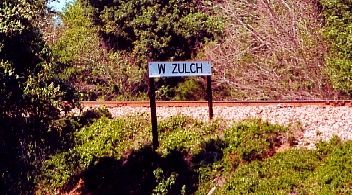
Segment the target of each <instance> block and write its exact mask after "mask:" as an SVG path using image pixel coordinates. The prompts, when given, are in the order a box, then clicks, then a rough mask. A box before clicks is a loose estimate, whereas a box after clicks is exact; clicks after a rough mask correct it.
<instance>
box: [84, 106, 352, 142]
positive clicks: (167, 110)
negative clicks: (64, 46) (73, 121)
mask: <svg viewBox="0 0 352 195" xmlns="http://www.w3.org/2000/svg"><path fill="white" fill-rule="evenodd" d="M115 103H116V102H115ZM183 103H184V102H183ZM198 103H199V102H198ZM252 103H253V102H252ZM259 103H260V104H259ZM83 105H84V106H85V107H96V106H102V105H103V104H95V105H94V106H93V104H90V105H88V104H85V103H83ZM104 105H105V106H106V107H108V109H109V111H110V112H111V113H112V115H113V116H114V117H119V116H125V115H129V114H142V113H147V114H149V112H150V109H149V108H148V107H147V106H148V105H139V106H137V105H136V104H134V105H130V106H126V105H123V106H121V105H120V106H118V107H114V106H108V105H107V104H104ZM110 105H111V104H110ZM170 105H171V104H170V102H169V104H167V106H169V107H165V106H160V102H159V107H158V108H157V116H158V118H166V117H170V116H175V115H178V114H182V115H187V116H191V117H194V118H198V119H201V120H208V108H207V107H206V105H207V104H206V102H204V103H202V105H198V106H197V105H193V106H192V107H190V105H188V106H187V107H181V106H177V105H176V106H173V107H171V106H170ZM183 105H185V103H184V104H183ZM214 105H215V106H214V118H215V119H217V118H219V119H225V120H227V121H229V124H230V123H231V121H239V120H243V119H249V118H252V119H253V118H260V119H263V120H266V121H269V122H271V123H275V124H281V125H291V126H294V127H295V128H297V127H298V128H301V129H302V130H303V131H302V134H300V135H297V137H298V138H299V146H304V147H308V148H314V144H315V143H316V142H317V141H319V140H323V141H326V140H329V139H330V138H331V137H332V136H333V135H337V136H339V137H340V138H341V139H343V140H352V106H351V101H344V102H343V103H342V102H339V101H319V102H317V101H314V102H313V103H312V101H310V103H309V102H308V101H305V102H303V103H302V102H297V101H296V102H274V103H272V102H271V103H268V102H258V103H257V102H256V103H255V104H254V105H253V104H250V103H249V102H242V103H241V105H237V106H236V105H233V104H232V105H228V106H226V105H225V104H222V105H219V104H216V102H215V104H214ZM143 106H144V107H143Z"/></svg>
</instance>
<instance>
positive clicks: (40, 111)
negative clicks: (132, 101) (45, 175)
mask: <svg viewBox="0 0 352 195" xmlns="http://www.w3.org/2000/svg"><path fill="white" fill-rule="evenodd" d="M45 3H46V2H45V1H32V0H11V1H10V0H4V1H1V2H0V101H1V105H0V156H1V161H0V186H1V187H0V193H1V194H8V193H11V194H21V193H30V191H31V190H32V187H33V179H34V175H35V172H36V170H37V169H38V167H40V163H41V162H42V161H43V160H44V159H45V157H46V156H47V155H48V154H50V153H52V152H54V151H57V150H58V149H59V148H60V147H61V146H63V145H62V143H61V141H62V140H61V139H60V137H61V136H60V135H64V133H62V132H58V131H57V130H58V129H55V128H54V127H53V126H52V125H53V121H54V120H56V119H59V117H60V116H59V115H60V113H59V108H60V107H61V106H62V105H61V104H60V102H61V101H64V100H65V101H66V100H67V101H68V104H66V106H67V108H69V107H71V106H73V98H74V93H73V91H72V90H71V89H70V87H69V85H68V84H66V83H65V82H63V81H62V80H60V79H59V78H57V77H56V73H57V72H58V71H59V69H57V66H58V64H57V63H55V62H54V61H53V60H52V56H51V53H50V50H49V48H48V47H47V46H46V45H45V42H44V41H43V39H42V35H41V32H40V31H39V29H38V27H37V26H38V23H39V22H38V20H39V19H40V18H41V17H42V16H43V15H44V14H45V13H46V11H45ZM50 130H51V131H50Z"/></svg>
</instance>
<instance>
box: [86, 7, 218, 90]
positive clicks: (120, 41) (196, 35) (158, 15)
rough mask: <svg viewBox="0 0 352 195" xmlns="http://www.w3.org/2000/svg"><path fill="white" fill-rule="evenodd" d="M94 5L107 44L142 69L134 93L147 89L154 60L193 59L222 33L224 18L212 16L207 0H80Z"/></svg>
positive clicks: (96, 17) (95, 15) (93, 10)
mask: <svg viewBox="0 0 352 195" xmlns="http://www.w3.org/2000/svg"><path fill="white" fill-rule="evenodd" d="M80 1H81V2H82V5H84V6H85V7H90V8H93V9H91V10H92V15H91V19H92V21H93V22H94V24H95V25H97V26H98V30H99V34H100V37H101V38H102V40H103V43H104V46H105V47H106V48H108V49H110V50H113V51H119V52H124V54H126V53H127V54H128V56H129V57H127V59H128V61H129V64H130V65H131V66H134V67H137V68H138V70H139V76H138V77H139V78H140V79H139V83H138V84H137V86H131V88H134V89H135V90H131V91H132V93H135V94H138V93H139V92H145V91H146V83H145V76H146V73H147V71H146V66H147V61H150V60H189V59H192V58H194V57H195V56H196V54H197V52H198V49H199V48H200V47H201V45H202V44H204V43H205V42H206V41H207V40H214V39H215V38H216V37H219V36H220V34H221V32H222V29H223V23H222V21H221V20H220V19H219V18H218V17H216V16H212V9H210V8H209V7H208V6H206V3H210V2H211V1H207V0H201V1H199V0H169V1H164V0H136V1H129V0H121V1H113V0H107V1H100V0H80Z"/></svg>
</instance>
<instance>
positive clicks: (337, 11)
mask: <svg viewBox="0 0 352 195" xmlns="http://www.w3.org/2000/svg"><path fill="white" fill-rule="evenodd" d="M320 2H321V4H322V6H323V14H324V19H325V21H324V28H323V33H324V35H325V37H326V38H327V39H328V41H329V42H330V45H331V51H330V54H329V57H328V58H327V65H328V66H327V71H328V73H329V76H330V79H331V81H332V84H333V86H334V87H335V88H337V89H338V90H340V91H342V92H345V93H351V92H352V52H351V51H352V39H351V33H352V19H351V18H352V12H351V9H352V3H351V1H344V0H320Z"/></svg>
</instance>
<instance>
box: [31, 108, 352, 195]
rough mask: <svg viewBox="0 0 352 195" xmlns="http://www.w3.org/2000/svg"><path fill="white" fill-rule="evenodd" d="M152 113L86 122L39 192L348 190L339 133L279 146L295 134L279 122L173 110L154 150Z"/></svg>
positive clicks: (345, 150) (53, 161)
mask: <svg viewBox="0 0 352 195" xmlns="http://www.w3.org/2000/svg"><path fill="white" fill-rule="evenodd" d="M148 118H149V117H148V116H147V115H140V114H139V115H136V116H129V117H127V118H118V119H114V120H108V119H106V118H103V119H100V120H98V121H96V122H95V123H93V124H92V125H91V126H89V127H85V128H82V129H81V130H80V131H79V132H77V133H76V134H75V144H76V145H75V147H74V148H73V149H72V150H70V151H67V152H62V153H58V154H56V155H54V156H52V157H51V158H50V159H49V160H48V161H46V162H45V163H44V164H45V166H44V167H43V172H42V176H41V177H39V181H40V182H39V183H40V185H39V186H40V188H39V189H38V190H39V191H38V192H44V191H45V192H50V191H55V190H59V192H71V193H73V192H75V193H80V192H85V193H93V194H102V193H103V194H109V193H112V192H116V191H118V192H119V193H122V194H130V193H135V194H207V193H208V192H209V191H210V190H211V189H212V188H213V187H216V188H215V194H247V193H255V194H289V193H299V194H301V193H302V194H325V193H329V192H333V193H337V194H348V193H351V190H352V189H351V186H350V182H351V181H352V174H351V170H352V169H351V166H350V163H348V162H349V161H350V160H349V156H350V155H351V151H352V150H351V142H346V143H343V142H341V140H339V139H338V138H336V137H335V138H333V139H332V140H331V142H329V143H324V142H321V143H319V144H318V145H317V150H304V149H289V148H287V149H286V150H283V149H281V150H280V148H282V146H285V145H287V144H289V140H290V139H291V137H290V131H289V129H287V128H284V127H281V126H278V125H272V124H269V123H267V122H264V121H261V120H247V121H242V122H239V123H234V124H233V125H231V126H230V127H228V126H224V125H223V124H224V121H213V122H210V123H204V122H201V121H197V120H195V119H192V118H190V117H185V116H174V117H170V118H167V119H164V120H162V121H160V123H159V125H158V128H159V130H160V148H159V149H158V150H157V151H153V150H152V149H151V146H150V143H151V136H150V127H149V123H148ZM278 151H281V152H278ZM340 173H343V174H340Z"/></svg>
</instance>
